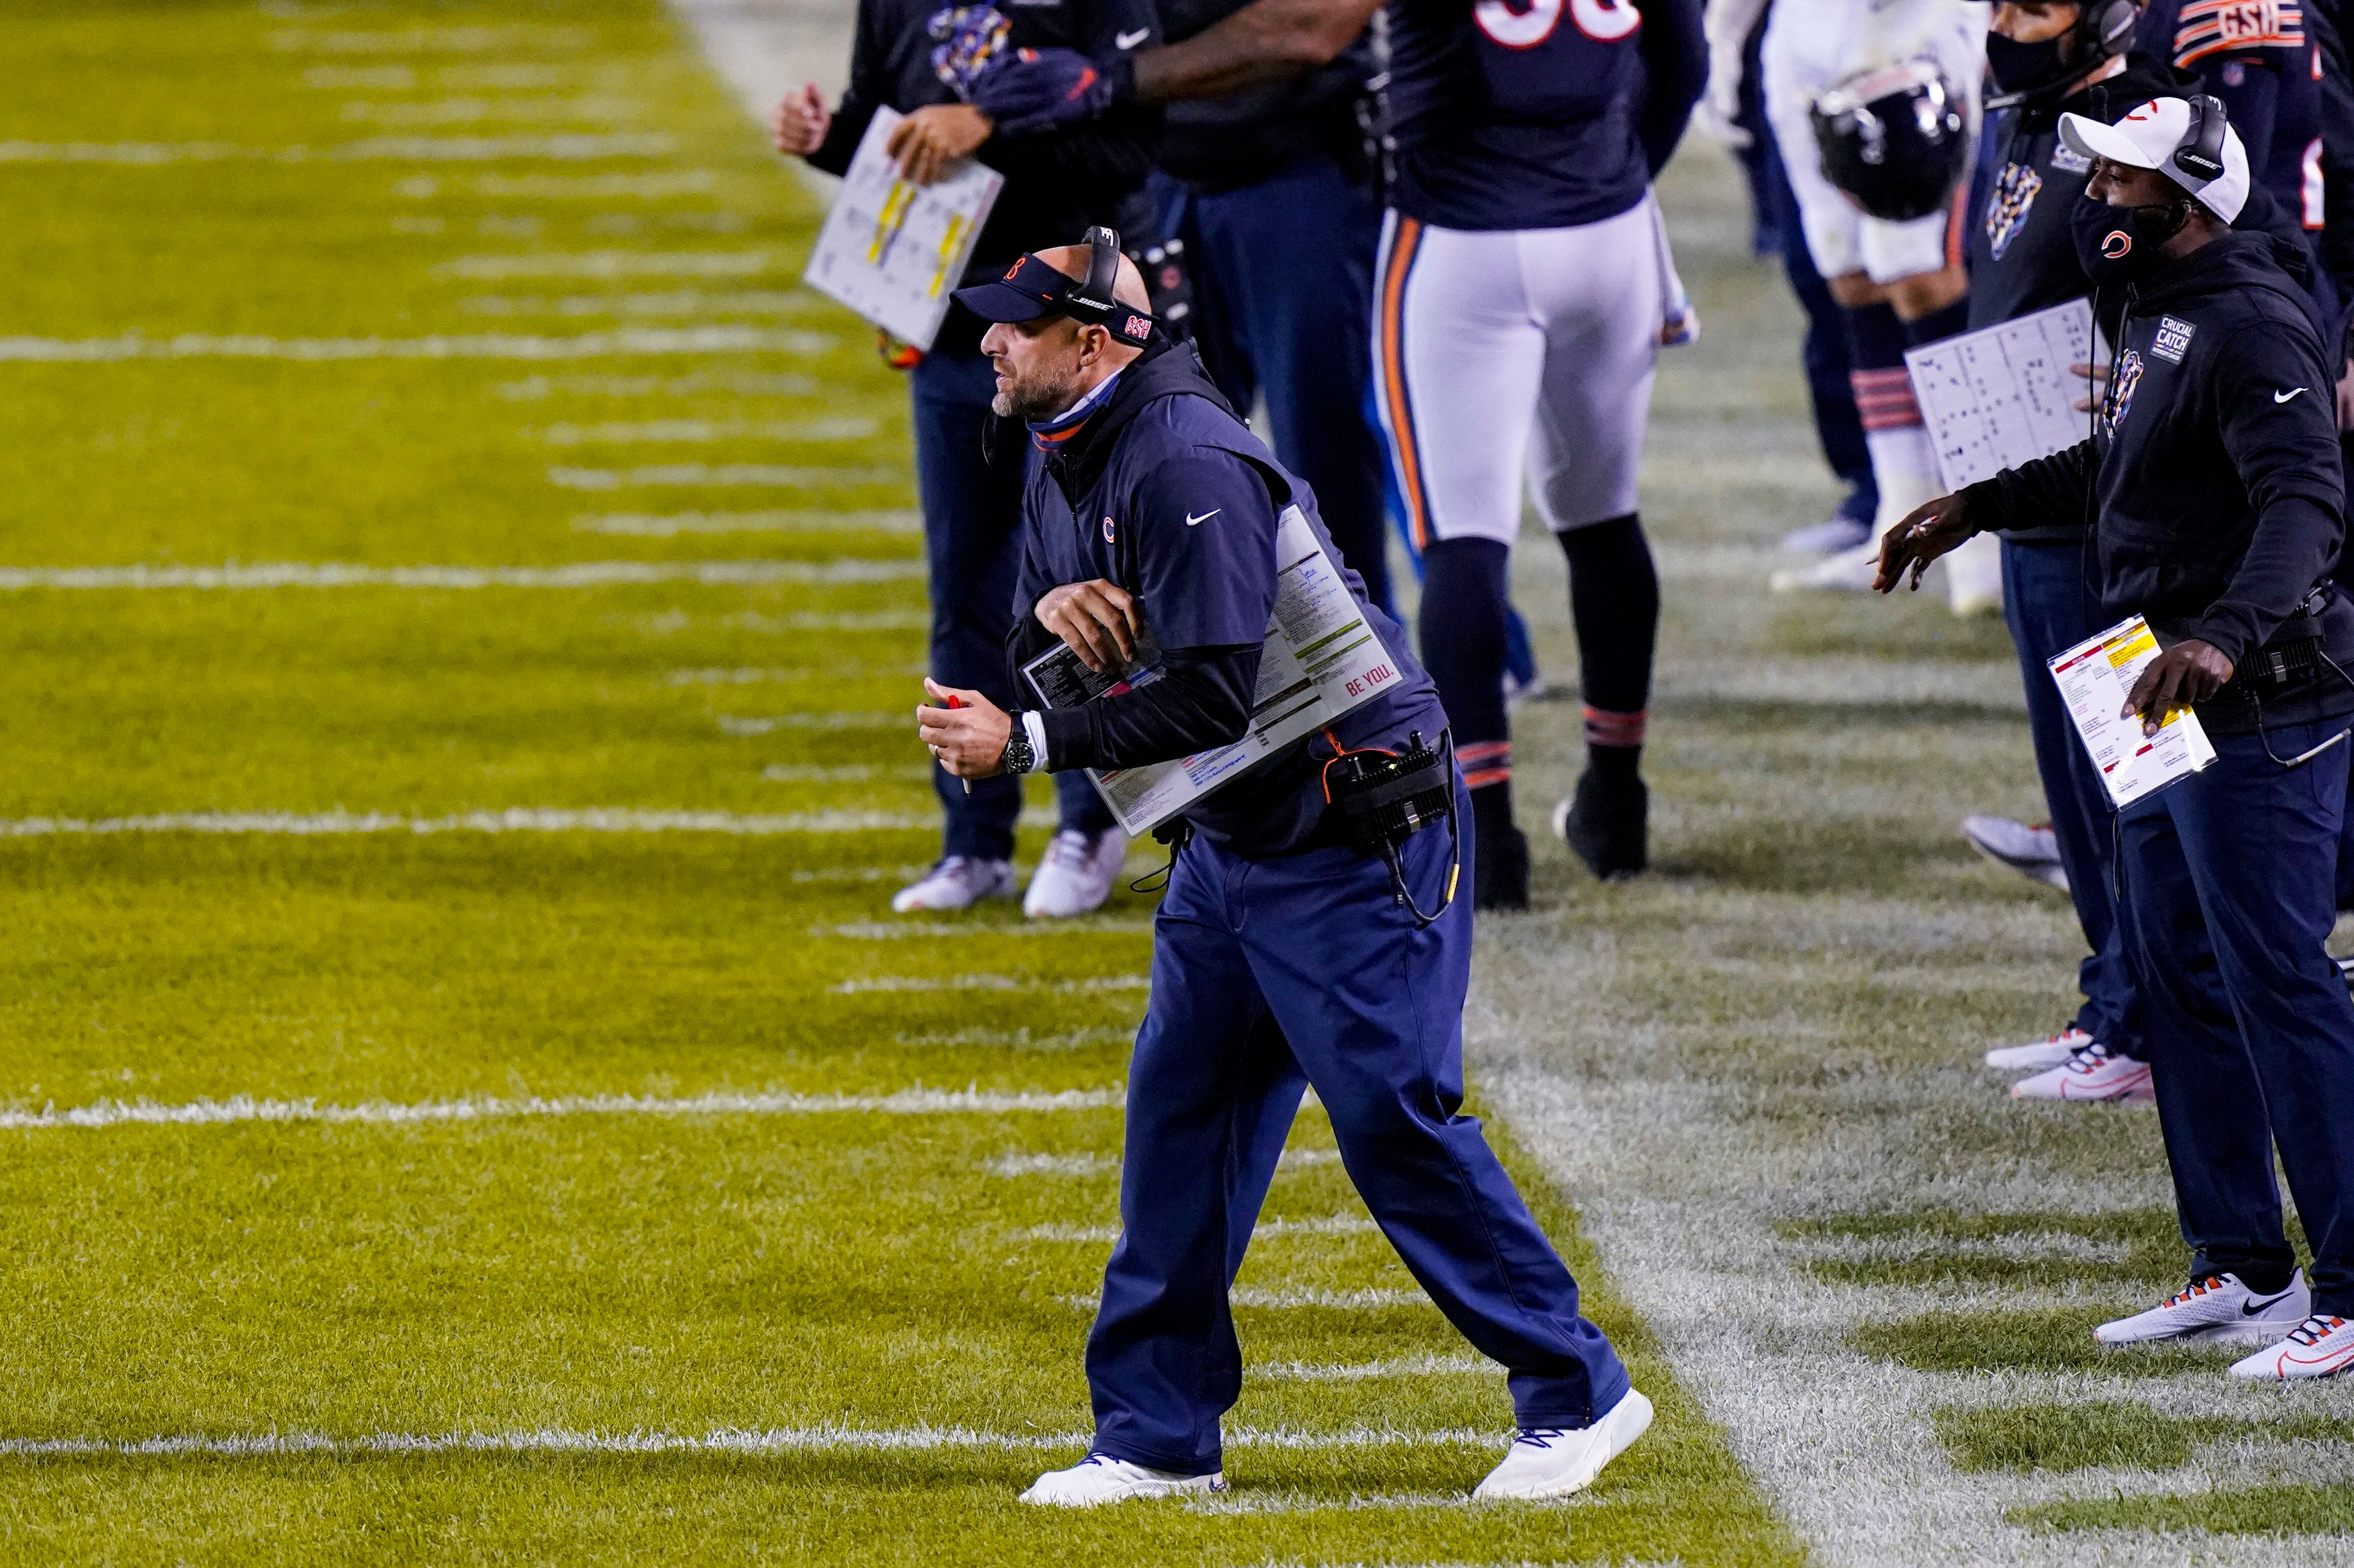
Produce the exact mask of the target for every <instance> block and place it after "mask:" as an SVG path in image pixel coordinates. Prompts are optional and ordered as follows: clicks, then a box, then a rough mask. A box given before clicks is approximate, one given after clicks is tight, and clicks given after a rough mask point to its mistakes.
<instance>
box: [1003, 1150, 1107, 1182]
mask: <svg viewBox="0 0 2354 1568" xmlns="http://www.w3.org/2000/svg"><path fill="white" fill-rule="evenodd" d="M981 1169H982V1170H984V1171H988V1172H989V1173H990V1174H991V1175H992V1176H1013V1177H1021V1176H1101V1175H1104V1174H1106V1173H1107V1172H1109V1171H1117V1170H1119V1160H1117V1159H1115V1158H1113V1157H1112V1156H1110V1155H1108V1154H1001V1155H999V1156H998V1157H997V1158H996V1159H994V1160H988V1161H985V1162H984V1163H983V1164H982V1166H981Z"/></svg>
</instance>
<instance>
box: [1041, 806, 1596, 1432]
mask: <svg viewBox="0 0 2354 1568" xmlns="http://www.w3.org/2000/svg"><path fill="white" fill-rule="evenodd" d="M1456 788H1457V796H1458V799H1460V798H1461V795H1462V786H1461V784H1460V783H1459V782H1458V785H1457V786H1456ZM1463 827H1464V844H1463V855H1464V859H1465V860H1466V861H1467V862H1468V861H1469V859H1470V858H1471V853H1472V844H1471V842H1470V823H1469V820H1468V816H1467V820H1466V821H1464V823H1463ZM1404 858H1405V864H1406V870H1407V874H1408V877H1409V884H1410V885H1411V886H1412V887H1413V889H1414V892H1415V897H1416V900H1417V901H1418V902H1420V903H1421V905H1422V906H1423V907H1425V908H1429V907H1431V906H1433V905H1435V904H1437V901H1438V900H1439V898H1440V897H1441V896H1443V895H1444V893H1445V890H1446V886H1447V834H1446V833H1445V832H1440V831H1437V830H1436V829H1431V830H1426V831H1425V832H1419V833H1416V834H1415V835H1414V836H1413V837H1412V838H1411V839H1408V840H1407V841H1406V842H1405V849H1404ZM1463 894H1464V895H1463V896H1460V897H1458V898H1457V899H1456V901H1455V903H1454V904H1453V906H1450V907H1449V908H1448V909H1447V912H1446V914H1444V915H1443V916H1440V917H1439V919H1438V921H1437V924H1435V925H1433V926H1432V927H1430V928H1429V929H1428V930H1426V931H1419V932H1417V931H1416V930H1415V928H1414V922H1413V921H1412V920H1411V919H1410V918H1408V917H1407V916H1406V914H1405V911H1403V910H1401V909H1399V908H1397V907H1396V906H1395V905H1394V904H1393V903H1392V902H1391V899H1390V886H1389V876H1388V874H1387V873H1386V872H1385V871H1384V869H1383V867H1382V864H1381V863H1380V862H1379V861H1377V860H1374V859H1373V858H1371V857H1369V856H1363V855H1360V854H1357V853H1355V852H1353V851H1352V850H1349V849H1346V848H1332V849H1319V850H1310V851H1307V852H1305V853H1299V854H1295V855H1288V856H1283V857H1280V858H1277V859H1270V860H1246V859H1244V858H1242V857H1241V856H1239V855H1235V854H1233V853H1229V852H1227V851H1225V850H1222V849H1219V848H1218V847H1216V846H1215V845H1213V844H1210V843H1208V842H1204V840H1202V839H1200V838H1198V837H1197V838H1195V839H1194V840H1193V842H1190V843H1188V844H1187V845H1186V846H1185V847H1184V849H1183V851H1182V853H1180V854H1179V855H1178V857H1177V863H1176V867H1175V869H1174V871H1173V873H1172V875H1171V876H1170V879H1169V891H1168V894H1167V895H1166V896H1165V897H1164V898H1163V899H1162V901H1161V913H1160V916H1159V918H1158V919H1157V920H1156V921H1155V922H1154V927H1153V951H1152V1001H1151V1006H1150V1009H1149V1010H1148V1011H1147V1012H1146V1014H1145V1019H1144V1026H1143V1028H1142V1029H1141V1030H1140V1032H1139V1033H1138V1034H1137V1039H1136V1054H1135V1058H1134V1061H1133V1063H1132V1065H1131V1066H1130V1069H1129V1084H1128V1140H1127V1149H1126V1152H1125V1155H1124V1157H1123V1159H1122V1161H1121V1165H1120V1192H1119V1213H1120V1224H1121V1236H1120V1241H1119V1245H1118V1246H1117V1247H1116V1248H1114V1249H1113V1252H1112V1255H1111V1262H1110V1263H1109V1265H1108V1266H1106V1268H1105V1270H1104V1287H1103V1304H1102V1306H1101V1308H1099V1310H1098V1311H1097V1316H1096V1322H1095V1329H1094V1331H1093V1332H1092V1333H1091V1334H1089V1336H1088V1338H1087V1383H1088V1385H1089V1387H1090V1388H1091V1389H1092V1390H1093V1393H1094V1396H1095V1412H1096V1441H1095V1446H1096V1448H1097V1449H1098V1450H1100V1451H1101V1452H1103V1453H1107V1454H1110V1455H1112V1456H1113V1457H1117V1458H1121V1459H1126V1460H1128V1461H1129V1462H1130V1463H1132V1464H1139V1465H1146V1466H1150V1467H1152V1468H1155V1469H1161V1470H1174V1471H1180V1472H1182V1473H1184V1474H1188V1475H1206V1474H1208V1473H1210V1472H1211V1471H1214V1470H1216V1469H1218V1468H1220V1467H1221V1458H1220V1454H1219V1436H1218V1418H1219V1417H1220V1416H1221V1415H1222V1414H1225V1411H1226V1410H1227V1409H1228V1408H1229V1407H1230V1406H1232V1405H1233V1404H1234V1402H1235V1396H1236V1395H1237V1394H1238V1393H1240V1392H1241V1389H1242V1353H1241V1351H1240V1348H1239V1347H1238V1345H1237V1344H1236V1342H1235V1324H1234V1317H1233V1313H1232V1311H1231V1310H1230V1308H1229V1305H1228V1302H1227V1287H1229V1286H1230V1285H1231V1284H1232V1283H1233V1280H1234V1277H1235V1270H1236V1269H1238V1268H1239V1267H1241V1266H1242V1261H1243V1252H1244V1249H1245V1248H1246V1246H1248V1245H1250V1236H1251V1228H1252V1226H1253V1225H1254V1224H1257V1220H1258V1213H1259V1206H1260V1204H1261V1202H1264V1200H1265V1199H1266V1197H1267V1184H1268V1182H1269V1181H1272V1180H1273V1179H1274V1175H1275V1166H1276V1159H1277V1156H1278V1155H1279V1154H1280V1153H1281V1152H1282V1150H1283V1140H1284V1136H1285V1134H1286V1133H1287V1132H1288V1130H1289V1128H1290V1126H1291V1121H1292V1118H1293V1116H1294V1115H1295V1113H1296V1112H1297V1111H1298V1109H1299V1100H1300V1095H1301V1091H1302V1090H1303V1089H1304V1088H1305V1087H1306V1086H1308V1085H1311V1084H1312V1085H1314V1086H1315V1088H1316V1093H1317V1096H1318V1097H1319V1098H1320V1099H1321V1100H1322V1101H1323V1104H1324V1108H1325V1110H1326V1111H1327V1112H1328V1113H1329V1114H1330V1115H1331V1118H1332V1130H1333V1133H1334V1134H1335V1136H1336V1138H1337V1139H1338V1140H1339V1143H1340V1146H1341V1161H1342V1163H1343V1164H1344V1165H1345V1166H1346V1167H1347V1169H1348V1172H1349V1179H1350V1180H1351V1181H1353V1182H1354V1183H1355V1184H1356V1188H1357V1191H1358V1192H1359V1193H1360V1194H1362V1195H1363V1198H1364V1200H1365V1206H1366V1207H1367V1208H1368V1209H1370V1210H1371V1211H1372V1212H1373V1218H1374V1219H1375V1221H1377V1222H1378V1223H1379V1224H1380V1225H1381V1227H1382V1231H1383V1233H1384V1234H1385V1235H1387V1236H1388V1238H1389V1241H1390V1245H1393V1246H1394V1247H1395V1248H1396V1249H1397V1252H1398V1255H1399V1256H1400V1257H1401V1258H1403V1259H1404V1260H1405V1266H1406V1267H1407V1268H1408V1269H1410V1270H1411V1271H1412V1272H1413V1274H1414V1277H1415V1278H1416V1280H1417V1281H1418V1282H1419V1283H1420V1284H1421V1286H1422V1287H1423V1288H1424V1289H1425V1290H1426V1291H1427V1292H1429V1294H1430V1297H1431V1299H1432V1300H1433V1301H1435V1302H1437V1305H1438V1308H1439V1310H1440V1311H1442V1312H1444V1313H1446V1314H1447V1320H1448V1321H1449V1322H1451V1323H1453V1324H1454V1325H1455V1326H1456V1328H1457V1329H1458V1330H1461V1331H1462V1333H1463V1336H1464V1337H1465V1338H1466V1339H1468V1340H1470V1341H1471V1343H1472V1344H1473V1345H1474V1346H1475V1347H1477V1348H1478V1349H1479V1351H1482V1352H1483V1353H1485V1354H1486V1355H1488V1356H1490V1357H1492V1358H1493V1359H1495V1360H1496V1361H1500V1362H1501V1363H1502V1364H1503V1365H1504V1367H1505V1368H1506V1369H1507V1370H1508V1371H1509V1372H1510V1373H1511V1392H1512V1404H1513V1408H1514V1410H1515V1411H1516V1412H1517V1413H1518V1415H1519V1420H1520V1424H1521V1425H1522V1426H1524V1427H1530V1426H1562V1427H1576V1426H1585V1425H1589V1424H1590V1423H1592V1422H1593V1421H1594V1420H1596V1418H1597V1417H1599V1416H1602V1415H1605V1414H1608V1413H1609V1411H1610V1408H1611V1407H1612V1406H1613V1405H1615V1404H1617V1403H1618V1401H1619V1400H1620V1399H1621V1398H1622V1397H1624V1395H1625V1394H1626V1393H1627V1388H1628V1383H1627V1372H1626V1369H1625V1368H1624V1367H1623V1366H1621V1365H1620V1364H1619V1361H1618V1356H1617V1352H1616V1351H1613V1350H1612V1349H1611V1347H1610V1341H1609V1340H1606V1339H1605V1338H1604V1337H1603V1334H1602V1330H1599V1329H1597V1328H1596V1327H1595V1326H1594V1325H1593V1324H1592V1323H1590V1322H1588V1321H1587V1320H1586V1319H1584V1318H1582V1317H1580V1316H1579V1315H1578V1310H1577V1282H1576V1281H1575V1280H1574V1279H1572V1278H1571V1277H1570V1274H1569V1270H1568V1269H1567V1268H1566V1267H1565V1266H1564V1265H1563V1263H1562V1261H1561V1258H1560V1257H1559V1256H1558V1255H1556V1254H1555V1253H1554V1252H1553V1245H1552V1244H1551V1243H1549V1242H1548V1241H1546V1239H1545V1236H1544V1233H1543V1231H1541V1230H1539V1229H1538V1228H1537V1224H1536V1221H1535V1220H1534V1218H1532V1216H1531V1215H1530V1213H1529V1211H1528V1207H1527V1205H1526V1204H1525V1203H1523V1202H1522V1201H1521V1195H1520V1193H1519V1192H1517V1191H1516V1190H1515V1189H1514V1188H1513V1186H1512V1182H1511V1178H1510V1177H1509V1176H1507V1175H1506V1174H1505V1173H1504V1170H1503V1167H1502V1166H1501V1165H1500V1164H1499V1163H1498V1162H1497V1160H1496V1156H1495V1154H1494V1153H1493V1151H1491V1150H1490V1149H1489V1147H1488V1141H1487V1139H1486V1138H1485V1137H1484V1136H1483V1135H1482V1134H1481V1132H1480V1130H1479V1121H1478V1120H1477V1119H1476V1118H1471V1117H1468V1116H1464V1115H1462V1114H1461V1111H1460V1107H1461V1105H1462V1099H1463V996H1464V991H1465V989H1466V987H1467V986H1468V985H1469V980H1470V969H1471V900H1470V897H1469V888H1465V889H1464V890H1463Z"/></svg>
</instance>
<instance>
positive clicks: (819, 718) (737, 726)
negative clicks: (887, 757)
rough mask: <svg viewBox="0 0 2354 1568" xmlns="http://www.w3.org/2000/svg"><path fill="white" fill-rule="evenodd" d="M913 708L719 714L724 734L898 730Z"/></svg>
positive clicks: (905, 721)
mask: <svg viewBox="0 0 2354 1568" xmlns="http://www.w3.org/2000/svg"><path fill="white" fill-rule="evenodd" d="M914 717H915V715H914V713H913V711H912V710H899V711H895V712H892V713H875V712H873V711H871V710H859V709H854V710H851V711H850V712H847V713H843V712H836V713H817V714H779V715H776V716H775V717H773V718H742V717H738V716H737V715H734V714H721V715H719V720H718V723H719V730H720V733H721V734H723V735H740V736H756V735H768V734H769V733H770V732H772V731H775V730H779V729H898V728H900V727H902V726H905V725H907V724H909V723H911V722H913V720H914Z"/></svg>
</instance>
